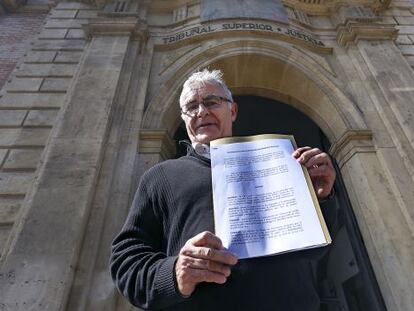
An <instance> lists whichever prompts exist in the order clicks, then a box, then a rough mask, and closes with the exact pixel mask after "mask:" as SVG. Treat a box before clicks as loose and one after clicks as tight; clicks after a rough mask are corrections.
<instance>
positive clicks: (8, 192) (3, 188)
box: [0, 173, 33, 197]
mask: <svg viewBox="0 0 414 311" xmlns="http://www.w3.org/2000/svg"><path fill="white" fill-rule="evenodd" d="M32 181H33V173H0V197H7V196H18V195H22V196H23V195H25V194H26V191H27V189H28V188H29V186H30V184H31V183H32Z"/></svg>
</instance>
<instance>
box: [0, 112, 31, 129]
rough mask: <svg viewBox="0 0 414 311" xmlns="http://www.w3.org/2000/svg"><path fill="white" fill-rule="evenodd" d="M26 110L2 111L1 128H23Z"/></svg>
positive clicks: (0, 113) (0, 116) (0, 115)
mask: <svg viewBox="0 0 414 311" xmlns="http://www.w3.org/2000/svg"><path fill="white" fill-rule="evenodd" d="M26 113H27V111H26V110H0V127H9V126H21V125H22V123H23V119H24V117H25V116H26Z"/></svg>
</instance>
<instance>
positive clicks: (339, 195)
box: [174, 95, 386, 311]
mask: <svg viewBox="0 0 414 311" xmlns="http://www.w3.org/2000/svg"><path fill="white" fill-rule="evenodd" d="M234 99H235V101H236V102H237V103H238V105H239V113H238V117H237V120H236V122H235V123H234V126H233V135H235V136H246V135H256V134H267V133H277V134H288V135H294V136H295V139H296V141H297V143H298V146H312V147H317V148H320V149H321V150H324V151H326V152H329V149H330V146H331V144H330V142H329V140H328V138H327V137H326V135H325V134H324V133H323V131H322V130H321V129H320V128H319V127H318V125H317V124H316V123H315V122H313V121H312V120H311V119H310V118H309V117H307V116H306V115H305V114H303V113H302V112H300V111H298V110H297V109H295V108H293V107H291V106H289V105H286V104H283V103H281V102H278V101H275V100H272V99H268V98H264V97H260V96H249V95H239V96H235V97H234ZM174 139H175V140H176V142H177V150H178V153H177V155H176V156H177V157H178V156H180V155H182V154H183V153H185V150H184V149H185V148H181V147H180V145H179V144H178V141H180V140H182V139H188V137H187V135H186V132H185V126H184V123H181V124H180V126H179V127H178V129H177V131H176V133H175V136H174ZM333 161H334V162H335V160H334V159H333ZM335 166H336V171H337V181H336V183H335V191H336V195H335V197H334V199H332V200H331V201H329V202H326V203H324V206H323V207H324V209H325V217H329V218H331V219H330V220H327V223H328V224H330V226H329V230H330V233H331V236H332V237H333V243H332V245H331V246H330V248H329V250H327V251H326V252H325V253H323V255H321V256H316V257H315V256H310V258H309V265H310V266H312V270H313V283H314V284H315V285H316V287H317V290H318V292H319V297H320V299H321V311H340V310H341V311H360V310H364V311H381V310H386V309H385V305H384V302H383V299H382V297H381V294H380V291H379V288H378V284H377V281H376V279H375V275H374V273H373V270H372V267H371V264H370V261H369V258H368V255H367V252H366V249H365V247H364V243H363V240H362V236H361V233H360V232H359V229H358V226H357V224H356V219H355V215H354V213H353V211H352V208H351V205H350V202H349V199H348V196H347V193H346V189H345V187H344V183H343V180H342V177H341V173H340V170H339V169H338V166H337V164H336V162H335ZM282 256H283V255H282ZM269 273H272V272H271V271H269Z"/></svg>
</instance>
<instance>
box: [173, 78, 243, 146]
mask: <svg viewBox="0 0 414 311" xmlns="http://www.w3.org/2000/svg"><path fill="white" fill-rule="evenodd" d="M211 95H214V96H220V97H224V98H226V97H227V96H226V94H225V92H224V91H223V90H222V88H221V87H219V86H216V85H214V84H206V85H202V86H199V87H198V88H193V89H192V91H191V92H189V93H188V94H187V96H186V97H185V98H184V103H183V105H185V104H187V103H190V102H197V103H202V102H203V99H204V98H206V97H208V96H211ZM236 116H237V104H236V103H232V104H231V108H229V103H228V102H226V101H224V100H223V101H221V105H220V106H219V107H217V108H215V109H210V110H207V109H206V108H205V107H204V106H203V105H201V107H199V109H198V112H197V114H196V115H195V116H194V117H190V116H188V115H185V114H181V117H182V118H183V120H184V122H185V126H186V129H187V134H188V137H189V138H190V140H191V142H192V143H194V142H199V143H202V144H209V143H210V141H212V140H214V139H217V138H221V137H228V136H231V135H232V124H233V122H234V121H235V120H236Z"/></svg>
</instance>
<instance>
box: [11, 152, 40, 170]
mask: <svg viewBox="0 0 414 311" xmlns="http://www.w3.org/2000/svg"><path fill="white" fill-rule="evenodd" d="M42 152H43V149H13V150H11V151H10V153H9V155H8V157H7V159H6V162H4V165H3V169H4V171H9V170H34V169H36V167H37V165H38V164H39V160H40V156H41V154H42Z"/></svg>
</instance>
